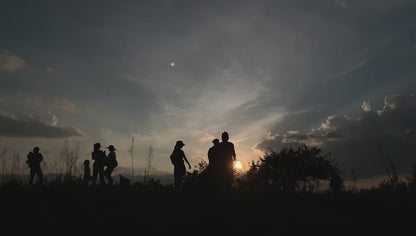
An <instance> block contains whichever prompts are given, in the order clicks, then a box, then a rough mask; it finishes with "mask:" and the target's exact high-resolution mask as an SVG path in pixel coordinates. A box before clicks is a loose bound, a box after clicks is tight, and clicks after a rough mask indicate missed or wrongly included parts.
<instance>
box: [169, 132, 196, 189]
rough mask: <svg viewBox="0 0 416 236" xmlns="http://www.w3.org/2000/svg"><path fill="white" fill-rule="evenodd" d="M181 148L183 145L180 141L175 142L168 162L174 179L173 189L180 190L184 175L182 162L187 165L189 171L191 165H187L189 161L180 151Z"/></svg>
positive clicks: (184, 169)
mask: <svg viewBox="0 0 416 236" xmlns="http://www.w3.org/2000/svg"><path fill="white" fill-rule="evenodd" d="M183 146H185V144H184V143H183V142H182V141H181V140H179V141H177V142H176V145H175V148H174V149H173V152H172V154H171V155H170V160H171V162H172V164H173V167H174V169H173V176H174V177H175V188H180V186H181V183H182V177H183V176H185V174H186V168H185V163H184V161H185V162H186V163H187V164H188V166H189V169H191V164H189V161H188V159H187V158H186V156H185V153H184V152H183V150H182V148H183Z"/></svg>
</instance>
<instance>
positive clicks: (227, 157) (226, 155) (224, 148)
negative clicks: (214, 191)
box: [219, 132, 236, 188]
mask: <svg viewBox="0 0 416 236" xmlns="http://www.w3.org/2000/svg"><path fill="white" fill-rule="evenodd" d="M221 139H222V142H221V143H220V144H219V152H220V154H219V156H220V160H221V165H222V168H221V169H222V172H221V179H222V183H223V184H224V185H223V186H224V187H226V188H229V187H231V185H232V183H233V177H234V173H233V172H234V168H233V162H234V161H235V160H236V154H235V150H234V144H233V143H231V142H228V139H229V136H228V133H227V132H223V133H222V135H221Z"/></svg>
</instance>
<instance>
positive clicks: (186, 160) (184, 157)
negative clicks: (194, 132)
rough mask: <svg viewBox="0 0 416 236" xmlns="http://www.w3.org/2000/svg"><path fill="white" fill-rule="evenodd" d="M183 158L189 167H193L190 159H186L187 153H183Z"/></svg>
mask: <svg viewBox="0 0 416 236" xmlns="http://www.w3.org/2000/svg"><path fill="white" fill-rule="evenodd" d="M183 159H184V160H185V162H186V163H188V166H189V169H191V164H189V161H188V159H186V156H185V153H183Z"/></svg>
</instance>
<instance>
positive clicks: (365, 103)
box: [361, 101, 371, 111]
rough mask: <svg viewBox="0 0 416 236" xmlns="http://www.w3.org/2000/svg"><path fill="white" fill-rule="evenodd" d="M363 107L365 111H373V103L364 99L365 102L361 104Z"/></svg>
mask: <svg viewBox="0 0 416 236" xmlns="http://www.w3.org/2000/svg"><path fill="white" fill-rule="evenodd" d="M361 108H362V109H363V111H371V103H369V102H366V101H364V102H363V104H361Z"/></svg>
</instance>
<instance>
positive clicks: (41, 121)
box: [0, 112, 85, 138]
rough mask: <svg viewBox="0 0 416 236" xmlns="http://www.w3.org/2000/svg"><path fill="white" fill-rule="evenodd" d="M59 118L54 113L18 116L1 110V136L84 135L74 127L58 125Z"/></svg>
mask: <svg viewBox="0 0 416 236" xmlns="http://www.w3.org/2000/svg"><path fill="white" fill-rule="evenodd" d="M57 124H58V118H57V117H56V116H55V115H54V114H52V113H46V114H43V115H41V116H25V117H16V116H14V115H9V114H7V113H4V112H0V136H4V137H43V138H67V137H82V136H85V134H84V133H83V132H81V131H80V130H79V129H77V128H74V127H70V126H67V127H60V126H57Z"/></svg>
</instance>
